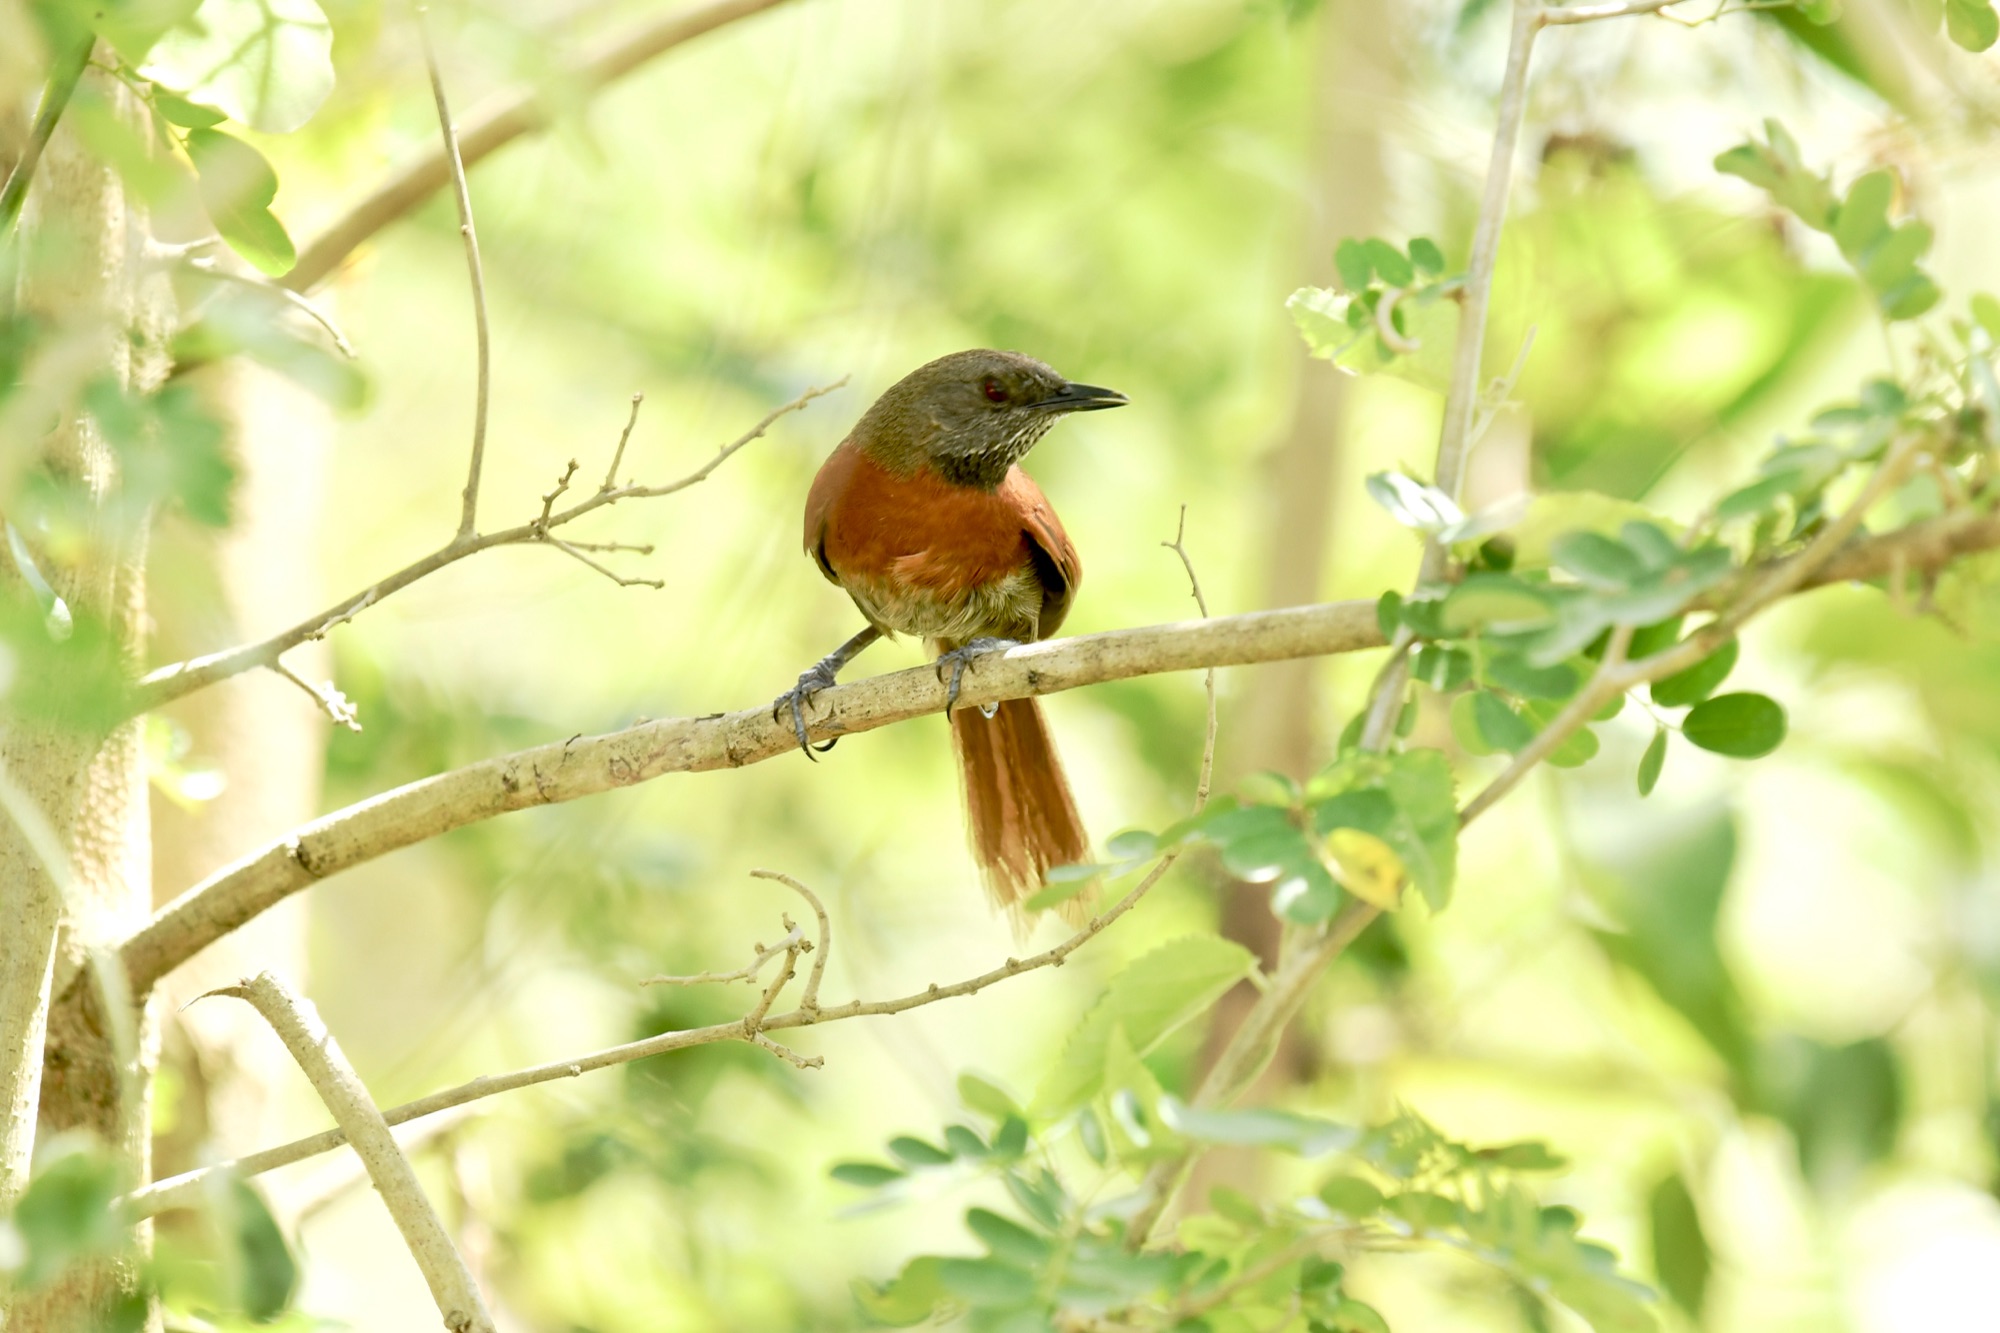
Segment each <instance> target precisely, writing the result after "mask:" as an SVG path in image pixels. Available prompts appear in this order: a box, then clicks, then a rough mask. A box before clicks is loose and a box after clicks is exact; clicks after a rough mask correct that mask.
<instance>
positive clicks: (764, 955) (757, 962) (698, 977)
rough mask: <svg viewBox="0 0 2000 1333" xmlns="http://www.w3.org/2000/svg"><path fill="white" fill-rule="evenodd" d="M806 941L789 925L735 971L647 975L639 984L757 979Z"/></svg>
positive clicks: (707, 983)
mask: <svg viewBox="0 0 2000 1333" xmlns="http://www.w3.org/2000/svg"><path fill="white" fill-rule="evenodd" d="M804 941H805V935H804V934H803V933H802V932H801V931H800V930H799V928H798V927H797V926H789V927H787V928H786V933H785V936H784V938H783V939H781V940H779V941H778V942H777V943H776V944H774V945H772V946H771V947H770V948H768V949H767V948H765V947H764V946H763V945H761V944H760V945H758V946H757V953H756V956H755V957H753V958H752V959H751V960H750V961H749V962H747V963H745V964H744V965H743V966H741V967H739V968H737V969H736V970H735V971H734V972H696V973H695V974H693V975H692V976H685V977H673V976H658V977H646V978H644V979H643V980H641V981H640V982H639V984H640V985H641V986H721V985H727V984H729V983H730V982H732V981H755V980H756V979H757V975H758V973H760V972H762V971H763V970H764V964H766V963H768V962H770V961H771V960H772V959H773V958H776V957H777V956H778V955H779V954H781V953H785V952H787V951H789V950H793V949H797V948H798V947H799V945H800V944H802V943H803V942H804Z"/></svg>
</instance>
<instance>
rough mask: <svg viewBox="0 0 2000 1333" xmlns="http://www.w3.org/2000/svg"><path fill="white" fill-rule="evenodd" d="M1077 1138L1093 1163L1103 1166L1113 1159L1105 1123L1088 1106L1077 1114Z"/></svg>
mask: <svg viewBox="0 0 2000 1333" xmlns="http://www.w3.org/2000/svg"><path fill="white" fill-rule="evenodd" d="M1076 1137H1077V1141H1078V1142H1080V1143H1082V1144H1083V1151H1084V1153H1085V1155H1086V1156H1088V1157H1089V1158H1090V1160H1091V1161H1093V1162H1095V1163H1097V1164H1098V1165H1099V1166H1103V1165H1104V1164H1105V1162H1106V1161H1108V1160H1110V1157H1111V1145H1110V1144H1109V1143H1108V1142H1106V1140H1105V1137H1104V1122H1103V1121H1101V1120H1099V1119H1098V1118H1097V1112H1095V1111H1093V1110H1091V1109H1090V1108H1089V1107H1088V1106H1086V1107H1084V1108H1083V1109H1082V1110H1081V1111H1078V1112H1077V1113H1076Z"/></svg>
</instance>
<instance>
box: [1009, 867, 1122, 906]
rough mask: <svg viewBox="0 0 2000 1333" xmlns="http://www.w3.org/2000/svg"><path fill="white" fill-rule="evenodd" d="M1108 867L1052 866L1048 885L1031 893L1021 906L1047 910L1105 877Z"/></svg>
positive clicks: (1066, 900)
mask: <svg viewBox="0 0 2000 1333" xmlns="http://www.w3.org/2000/svg"><path fill="white" fill-rule="evenodd" d="M1108 868H1109V867H1107V866H1094V865H1069V866H1051V867H1050V868H1049V873H1048V875H1047V877H1046V878H1047V882H1048V887H1047V888H1044V889H1039V890H1037V891H1036V892H1034V893H1031V894H1029V895H1028V897H1027V898H1026V900H1025V901H1023V902H1022V904H1021V906H1022V907H1024V908H1026V909H1027V910H1028V911H1030V912H1046V911H1048V910H1049V909H1050V908H1051V907H1057V906H1060V905H1061V904H1063V903H1066V902H1068V901H1069V900H1070V899H1072V898H1074V897H1076V896H1077V895H1078V894H1081V893H1082V892H1084V891H1085V890H1086V889H1088V888H1089V887H1090V886H1091V885H1092V884H1095V883H1096V882H1097V881H1098V880H1099V879H1101V878H1103V875H1104V872H1105V871H1106V870H1107V869H1108Z"/></svg>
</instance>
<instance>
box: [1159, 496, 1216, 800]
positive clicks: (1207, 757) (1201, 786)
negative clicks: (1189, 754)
mask: <svg viewBox="0 0 2000 1333" xmlns="http://www.w3.org/2000/svg"><path fill="white" fill-rule="evenodd" d="M1186 535H1187V506H1186V505H1182V506H1181V517H1180V521H1179V522H1178V523H1176V524H1175V525H1174V539H1173V540H1172V541H1170V542H1161V543H1160V545H1162V546H1164V547H1166V548H1167V549H1168V550H1169V551H1172V552H1173V553H1174V554H1175V555H1177V556H1179V557H1180V558H1181V568H1182V569H1185V570H1186V571H1187V576H1188V588H1189V590H1190V591H1192V592H1193V593H1194V604H1195V607H1196V609H1198V610H1199V611H1200V612H1201V618H1202V619H1203V620H1206V619H1208V598H1206V597H1204V596H1202V595H1201V577H1200V575H1198V574H1196V573H1195V572H1194V561H1193V560H1191V559H1189V558H1188V553H1187V547H1185V546H1183V545H1182V544H1181V539H1182V538H1183V537H1185V536H1186ZM1204 674H1205V678H1206V679H1205V684H1206V687H1207V692H1208V724H1207V729H1206V730H1205V731H1204V732H1203V737H1204V739H1203V740H1202V745H1201V776H1200V778H1198V779H1197V780H1196V782H1195V788H1194V808H1195V810H1196V811H1197V812H1198V811H1200V810H1201V809H1202V808H1203V807H1204V806H1206V805H1207V804H1208V791H1209V786H1210V784H1211V780H1212V779H1213V778H1214V776H1215V668H1214V667H1210V668H1209V669H1208V670H1207V672H1206V673H1204Z"/></svg>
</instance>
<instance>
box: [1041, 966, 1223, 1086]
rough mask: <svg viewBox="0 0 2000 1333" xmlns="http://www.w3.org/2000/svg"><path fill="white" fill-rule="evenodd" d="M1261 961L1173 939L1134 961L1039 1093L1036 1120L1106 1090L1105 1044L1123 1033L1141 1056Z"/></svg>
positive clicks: (1073, 1038)
mask: <svg viewBox="0 0 2000 1333" xmlns="http://www.w3.org/2000/svg"><path fill="white" fill-rule="evenodd" d="M1256 961H1257V960H1256V956H1255V955H1254V954H1252V953H1251V952H1250V951H1249V950H1248V949H1245V948H1244V947H1243V946H1242V945H1240V944H1237V943H1235V942H1234V941H1232V940H1225V939H1223V938H1221V937H1220V936H1216V935H1190V936H1187V937H1185V938H1183V939H1178V940H1172V941H1169V942H1168V943H1166V944H1162V945H1160V946H1159V947H1158V948H1156V949H1153V950H1152V951H1150V952H1148V953H1146V954H1142V955H1141V956H1140V957H1138V958H1136V959H1134V960H1133V961H1132V962H1131V963H1130V964H1129V965H1128V966H1126V967H1125V968H1124V969H1123V970H1122V971H1120V972H1119V973H1118V975H1117V976H1115V977H1113V978H1112V979H1111V984H1110V985H1109V986H1108V987H1107V988H1106V989H1105V992H1104V994H1103V995H1102V996H1101V997H1100V998H1099V999H1098V1001H1097V1004H1096V1005H1095V1006H1094V1007H1093V1008H1092V1009H1091V1011H1090V1012H1089V1013H1088V1014H1086V1015H1085V1016H1084V1019H1083V1022H1082V1023H1081V1024H1079V1025H1078V1027H1077V1028H1076V1030H1075V1031H1074V1032H1072V1033H1071V1034H1070V1036H1069V1039H1068V1041H1066V1042H1064V1043H1063V1049H1062V1053H1061V1054H1060V1055H1059V1056H1058V1057H1057V1058H1056V1060H1055V1062H1054V1064H1053V1065H1051V1067H1050V1068H1049V1070H1048V1073H1047V1074H1046V1075H1045V1076H1044V1078H1043V1080H1042V1085H1041V1087H1039V1088H1038V1089H1037V1090H1036V1092H1035V1111H1036V1114H1038V1115H1043V1116H1052V1115H1060V1114H1062V1113H1064V1112H1066V1111H1069V1110H1073V1109H1074V1108H1076V1107H1077V1106H1080V1105H1082V1104H1083V1103H1084V1102H1086V1101H1089V1100H1090V1098H1091V1097H1093V1096H1095V1095H1096V1093H1097V1090H1098V1088H1099V1087H1100V1086H1102V1084H1103V1079H1104V1060H1105V1048H1106V1043H1108V1042H1109V1040H1110V1038H1111V1033H1112V1032H1113V1030H1114V1029H1118V1028H1122V1029H1123V1030H1124V1032H1125V1035H1126V1037H1127V1038H1128V1039H1129V1040H1130V1041H1131V1043H1132V1046H1133V1048H1134V1049H1135V1050H1136V1051H1138V1053H1139V1054H1141V1055H1144V1054H1145V1053H1146V1052H1147V1051H1149V1050H1151V1049H1152V1047H1153V1046H1155V1045H1157V1044H1158V1043H1159V1042H1160V1041H1161V1039H1163V1038H1164V1037H1165V1036H1166V1035H1167V1034H1168V1033H1169V1032H1171V1031H1173V1030H1174V1029H1175V1028H1177V1027H1179V1026H1180V1025H1181V1024H1182V1023H1185V1022H1187V1021H1188V1020H1189V1019H1191V1018H1193V1017H1194V1016H1195V1015H1196V1014H1199V1013H1201V1012H1203V1011H1204V1010H1206V1009H1207V1008H1208V1007H1209V1006H1210V1005H1211V1004H1213V1003H1215V1001H1216V1000H1218V999H1220V998H1221V996H1222V993H1223V992H1224V991H1226V990H1228V989H1229V988H1230V987H1231V986H1233V985H1235V984H1236V983H1237V982H1238V981H1240V980H1241V979H1242V978H1243V977H1245V976H1247V975H1248V974H1249V972H1250V969H1251V968H1253V967H1254V966H1256Z"/></svg>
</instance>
